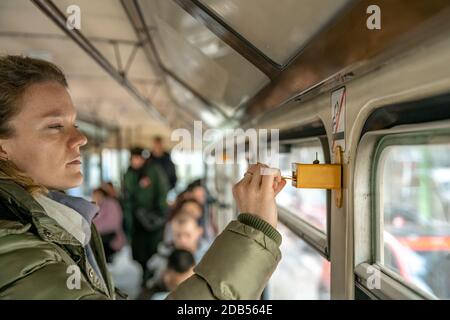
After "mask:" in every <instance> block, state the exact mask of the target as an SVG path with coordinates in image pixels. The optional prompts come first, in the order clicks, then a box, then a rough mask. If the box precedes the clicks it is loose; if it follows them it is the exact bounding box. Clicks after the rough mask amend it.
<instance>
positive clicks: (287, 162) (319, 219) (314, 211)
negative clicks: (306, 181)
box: [277, 140, 327, 233]
mask: <svg viewBox="0 0 450 320" xmlns="http://www.w3.org/2000/svg"><path fill="white" fill-rule="evenodd" d="M316 153H317V157H318V159H319V161H320V163H325V156H324V153H323V149H322V145H321V144H320V141H319V140H315V141H311V142H309V143H305V144H301V145H299V146H293V147H292V148H291V152H290V153H282V154H280V156H279V160H280V169H281V173H282V175H288V176H291V175H292V171H291V163H293V162H299V163H312V162H313V161H314V160H315V159H316ZM277 204H278V205H279V206H282V207H285V208H286V209H288V210H289V211H290V212H292V213H293V214H295V215H297V216H298V217H300V218H302V219H303V220H305V221H306V222H308V223H310V224H311V225H313V226H314V227H316V228H318V229H320V230H321V231H323V232H324V233H326V230H327V221H326V220H327V191H326V190H322V189H296V188H294V187H292V186H290V185H289V182H288V185H287V186H286V187H285V188H284V189H283V190H282V191H281V192H280V193H279V194H278V196H277Z"/></svg>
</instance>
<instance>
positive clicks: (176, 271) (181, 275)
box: [149, 249, 195, 300]
mask: <svg viewBox="0 0 450 320" xmlns="http://www.w3.org/2000/svg"><path fill="white" fill-rule="evenodd" d="M194 266H195V261H194V256H193V255H192V254H191V253H190V252H189V251H187V250H183V249H175V250H173V251H172V253H171V254H170V255H169V257H168V258H167V266H166V268H165V269H164V271H163V273H162V277H161V279H160V281H158V282H157V283H155V284H154V285H153V286H152V287H151V288H149V295H150V296H151V299H152V300H161V299H165V298H166V297H167V295H168V294H169V293H170V291H173V290H175V289H176V288H177V287H178V286H179V285H180V284H181V283H182V282H183V281H184V280H186V279H187V278H189V277H190V276H191V275H193V274H194V271H193V269H194Z"/></svg>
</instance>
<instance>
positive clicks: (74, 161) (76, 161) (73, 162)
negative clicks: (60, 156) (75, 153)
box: [68, 160, 81, 165]
mask: <svg viewBox="0 0 450 320" xmlns="http://www.w3.org/2000/svg"><path fill="white" fill-rule="evenodd" d="M76 164H78V165H79V164H81V161H80V160H73V161H72V162H69V163H68V165H76Z"/></svg>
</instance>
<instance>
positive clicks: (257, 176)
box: [250, 163, 264, 189]
mask: <svg viewBox="0 0 450 320" xmlns="http://www.w3.org/2000/svg"><path fill="white" fill-rule="evenodd" d="M255 167H256V169H255V171H254V172H253V176H252V180H251V181H250V185H251V186H252V187H254V188H256V189H259V186H260V185H261V169H262V168H263V167H264V165H262V164H260V163H258V164H256V165H255Z"/></svg>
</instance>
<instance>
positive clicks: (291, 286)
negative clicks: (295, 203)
mask: <svg viewBox="0 0 450 320" xmlns="http://www.w3.org/2000/svg"><path fill="white" fill-rule="evenodd" d="M278 231H279V232H280V233H281V235H282V236H283V242H282V243H281V247H280V250H281V254H282V257H283V258H282V259H281V261H280V263H279V265H278V267H277V269H276V270H275V272H274V273H273V275H272V277H271V279H270V281H269V285H268V288H267V290H266V291H265V293H266V295H265V296H264V298H268V299H273V300H300V299H301V300H305V299H307V300H317V299H320V300H329V299H330V263H329V261H328V260H326V259H324V258H323V257H322V256H321V255H319V254H318V253H317V252H316V251H314V249H312V248H311V247H310V246H308V245H307V244H306V243H305V242H304V241H303V240H302V239H300V238H299V237H298V236H296V235H295V234H294V233H292V232H291V231H290V230H289V229H288V228H287V227H285V226H284V225H282V224H279V227H278Z"/></svg>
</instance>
